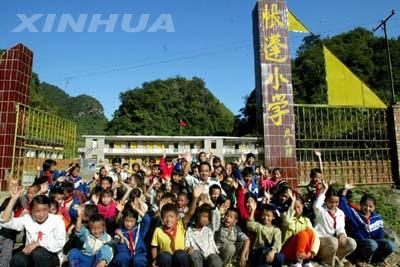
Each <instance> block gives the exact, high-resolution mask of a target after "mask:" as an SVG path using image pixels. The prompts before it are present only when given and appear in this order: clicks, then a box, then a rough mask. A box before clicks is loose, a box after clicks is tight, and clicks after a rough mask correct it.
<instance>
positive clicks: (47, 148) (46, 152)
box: [11, 103, 76, 184]
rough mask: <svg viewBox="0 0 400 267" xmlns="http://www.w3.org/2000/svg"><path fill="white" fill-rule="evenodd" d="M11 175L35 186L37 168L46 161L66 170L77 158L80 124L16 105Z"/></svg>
mask: <svg viewBox="0 0 400 267" xmlns="http://www.w3.org/2000/svg"><path fill="white" fill-rule="evenodd" d="M15 112H16V126H15V134H14V145H13V157H12V166H11V173H12V175H13V176H14V177H17V178H19V179H22V182H23V183H24V184H31V183H32V181H33V179H34V177H35V174H36V168H37V167H38V166H39V167H40V166H41V165H42V163H43V161H44V160H45V159H54V160H56V161H57V168H58V169H63V168H65V167H66V166H67V165H68V164H69V163H70V162H71V160H73V159H74V157H75V150H76V147H75V144H76V124H75V123H73V122H70V121H67V120H65V119H62V118H60V117H57V116H55V115H52V114H49V113H46V112H44V111H41V110H38V109H35V108H32V107H30V106H26V105H22V104H19V103H16V104H15Z"/></svg>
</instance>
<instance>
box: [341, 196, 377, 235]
mask: <svg viewBox="0 0 400 267" xmlns="http://www.w3.org/2000/svg"><path fill="white" fill-rule="evenodd" d="M339 208H340V209H341V210H342V211H343V212H344V214H345V215H346V219H347V221H346V223H347V222H349V223H350V227H349V229H350V233H348V234H349V236H351V237H353V238H355V239H360V240H362V239H383V238H384V231H383V220H382V217H381V215H379V214H378V213H374V212H373V213H372V214H371V217H370V218H369V224H368V223H366V220H368V219H367V218H365V216H364V214H362V212H361V211H357V210H355V209H353V208H352V207H350V206H349V204H348V203H347V199H346V196H342V197H341V198H340V202H339Z"/></svg>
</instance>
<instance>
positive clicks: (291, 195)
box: [288, 189, 296, 201]
mask: <svg viewBox="0 0 400 267" xmlns="http://www.w3.org/2000/svg"><path fill="white" fill-rule="evenodd" d="M288 195H289V198H290V199H291V200H292V201H296V196H295V195H294V194H293V191H292V189H288Z"/></svg>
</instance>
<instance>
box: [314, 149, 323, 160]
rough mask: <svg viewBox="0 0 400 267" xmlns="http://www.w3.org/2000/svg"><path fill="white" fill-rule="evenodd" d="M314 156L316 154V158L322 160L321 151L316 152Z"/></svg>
mask: <svg viewBox="0 0 400 267" xmlns="http://www.w3.org/2000/svg"><path fill="white" fill-rule="evenodd" d="M314 154H315V156H317V157H318V158H321V155H322V154H321V151H319V150H314Z"/></svg>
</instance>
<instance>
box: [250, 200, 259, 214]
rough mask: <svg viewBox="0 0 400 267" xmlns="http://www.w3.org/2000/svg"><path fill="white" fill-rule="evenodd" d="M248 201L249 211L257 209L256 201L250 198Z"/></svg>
mask: <svg viewBox="0 0 400 267" xmlns="http://www.w3.org/2000/svg"><path fill="white" fill-rule="evenodd" d="M249 202H250V212H255V211H256V209H257V202H256V201H255V200H254V199H252V198H250V199H249Z"/></svg>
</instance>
